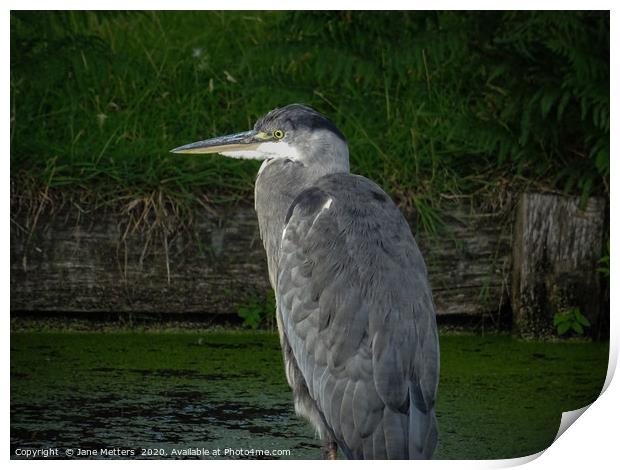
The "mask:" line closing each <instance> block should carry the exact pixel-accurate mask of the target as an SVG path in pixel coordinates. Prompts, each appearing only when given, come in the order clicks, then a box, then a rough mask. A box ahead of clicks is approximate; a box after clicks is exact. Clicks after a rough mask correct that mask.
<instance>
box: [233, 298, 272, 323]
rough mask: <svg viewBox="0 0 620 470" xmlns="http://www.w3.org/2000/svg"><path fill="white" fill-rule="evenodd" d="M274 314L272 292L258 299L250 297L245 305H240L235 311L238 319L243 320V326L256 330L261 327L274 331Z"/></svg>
mask: <svg viewBox="0 0 620 470" xmlns="http://www.w3.org/2000/svg"><path fill="white" fill-rule="evenodd" d="M275 312H276V299H275V295H274V293H273V291H272V290H270V291H269V292H268V294H267V295H266V296H265V297H264V298H263V299H260V298H258V297H252V298H250V300H249V301H248V303H247V304H244V305H241V306H240V307H239V309H238V310H237V313H238V315H239V317H241V318H243V326H245V327H248V328H251V329H252V330H256V329H258V328H259V327H261V326H267V327H268V328H270V329H274V322H275Z"/></svg>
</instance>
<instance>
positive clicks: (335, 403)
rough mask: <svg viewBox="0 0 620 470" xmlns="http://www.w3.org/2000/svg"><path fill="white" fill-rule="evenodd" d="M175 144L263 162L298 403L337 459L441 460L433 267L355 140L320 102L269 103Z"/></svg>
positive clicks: (264, 207) (265, 213)
mask: <svg viewBox="0 0 620 470" xmlns="http://www.w3.org/2000/svg"><path fill="white" fill-rule="evenodd" d="M172 152H174V153H188V154H196V153H198V154H200V153H219V154H222V155H224V156H227V157H233V158H248V159H258V160H262V161H263V163H262V164H261V167H260V170H259V172H258V176H257V178H256V184H255V209H256V213H257V215H258V222H259V228H260V235H261V238H262V241H263V244H264V247H265V251H266V254H267V263H268V270H269V279H270V282H271V285H272V287H273V289H274V291H275V293H276V317H277V325H278V332H279V336H280V343H281V346H282V351H283V357H284V364H285V373H286V378H287V380H288V383H289V385H290V387H291V388H292V390H293V397H294V403H295V410H296V412H297V413H298V414H299V415H301V416H303V417H305V418H306V419H307V420H308V421H309V422H310V423H311V424H312V426H313V427H314V428H315V430H316V432H317V434H318V436H319V437H320V439H321V440H322V442H323V445H324V449H325V457H326V458H330V459H333V458H336V455H337V449H338V448H340V449H341V451H342V452H343V453H344V454H345V456H346V457H347V458H354V459H362V458H363V459H408V458H409V459H420V458H422V459H423V458H430V457H431V456H432V454H433V451H434V449H435V446H436V443H437V424H436V418H435V397H436V393H437V383H438V379H439V343H438V336H437V326H436V319H435V310H434V304H433V298H432V293H431V289H430V285H429V281H428V277H427V270H426V265H425V263H424V259H423V258H422V255H421V254H420V250H419V249H418V246H417V244H416V242H415V239H414V237H413V235H412V233H411V230H410V228H409V226H408V224H407V222H406V220H405V218H404V217H403V215H402V214H401V212H400V211H399V209H398V208H397V207H396V205H395V204H394V202H393V201H392V200H391V199H390V197H389V196H388V195H387V194H386V193H385V192H384V191H383V190H382V189H381V188H380V187H379V186H378V185H377V184H375V183H374V182H372V181H370V180H369V179H367V178H365V177H363V176H359V175H355V174H351V173H350V172H349V150H348V145H347V141H346V139H345V137H344V136H343V134H342V133H341V132H340V131H339V130H338V129H337V128H336V127H335V126H334V124H332V122H331V121H330V120H329V119H327V118H326V117H325V116H323V115H322V114H320V113H319V112H317V111H315V110H314V109H312V108H310V107H308V106H304V105H300V104H291V105H288V106H284V107H282V108H277V109H274V110H272V111H270V112H269V113H268V114H266V115H265V116H264V117H262V118H260V119H259V120H258V121H257V122H256V124H255V126H254V128H253V129H252V130H250V131H247V132H241V133H237V134H231V135H227V136H223V137H215V138H212V139H208V140H203V141H200V142H194V143H192V144H188V145H184V146H181V147H178V148H175V149H173V150H172Z"/></svg>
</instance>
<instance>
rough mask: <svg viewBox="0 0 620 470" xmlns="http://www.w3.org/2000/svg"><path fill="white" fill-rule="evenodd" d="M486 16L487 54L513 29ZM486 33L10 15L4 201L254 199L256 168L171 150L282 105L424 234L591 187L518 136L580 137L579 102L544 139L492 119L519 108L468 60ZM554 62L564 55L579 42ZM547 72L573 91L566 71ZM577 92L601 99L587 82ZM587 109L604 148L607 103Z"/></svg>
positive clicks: (120, 15) (550, 102)
mask: <svg viewBox="0 0 620 470" xmlns="http://www.w3.org/2000/svg"><path fill="white" fill-rule="evenodd" d="M435 16H437V17H435ZM569 16H570V15H569ZM498 18H499V17H498ZM498 18H494V21H496V22H498V23H499V24H500V26H498V30H497V32H496V34H497V35H498V36H497V37H496V38H495V39H493V38H491V39H490V40H489V41H490V42H489V45H490V46H489V47H497V44H503V43H501V41H503V40H504V39H505V38H502V34H503V35H508V34H509V33H510V32H511V31H512V30H510V28H511V27H512V26H511V25H512V23H511V22H514V19H513V18H512V17H511V16H510V15H507V16H506V17H505V18H504V17H502V18H503V20H502V21H504V22H505V24H504V25H503V26H501V21H500V20H499V19H498ZM601 18H603V17H601ZM487 20H488V19H485V18H483V17H482V16H478V17H476V16H475V15H473V16H472V15H463V14H462V15H458V14H453V13H445V14H438V15H435V14H434V13H429V14H424V13H417V14H408V15H403V14H401V13H398V12H396V13H381V14H380V15H375V14H373V15H372V16H369V15H366V14H364V13H356V14H351V13H346V12H344V13H342V12H341V13H311V12H306V13H304V12H296V13H295V12H191V13H190V12H96V13H94V12H12V14H11V177H12V179H13V182H14V183H13V189H14V193H15V195H16V196H15V197H21V198H23V199H25V200H33V201H35V202H34V204H35V205H36V204H37V203H38V202H39V201H40V200H41V197H42V196H41V195H42V194H43V195H45V198H47V199H49V200H50V201H52V200H54V198H59V197H69V198H70V199H72V200H78V204H79V205H81V206H88V207H89V208H91V207H94V206H96V205H100V204H103V205H110V206H113V207H115V208H116V209H118V210H120V211H123V210H125V211H126V210H128V208H131V207H135V205H136V204H142V203H144V204H145V205H146V204H151V203H152V204H154V205H155V206H156V210H155V212H156V213H158V214H159V213H163V212H166V210H169V209H170V207H179V206H182V207H183V208H185V209H187V208H189V207H193V206H195V204H196V203H199V204H202V205H204V204H213V203H217V204H221V203H235V202H238V201H241V200H249V199H251V197H252V186H253V180H254V176H255V174H256V171H257V168H258V163H257V162H241V161H236V160H231V159H226V158H222V157H217V156H209V157H206V158H205V157H197V156H193V157H187V156H183V157H179V156H173V155H170V154H169V153H168V150H169V149H171V148H173V147H176V146H178V145H181V144H184V143H188V142H192V141H195V140H198V139H203V138H207V137H210V136H215V135H220V134H223V133H229V132H234V131H239V130H245V129H248V128H250V127H251V126H252V125H253V123H254V121H255V120H256V119H257V118H258V117H259V116H261V115H263V114H264V113H265V112H266V111H268V110H270V109H272V108H274V107H276V106H281V105H284V104H287V103H291V102H304V103H308V104H310V105H312V106H315V107H316V108H318V109H319V110H320V111H322V112H324V113H325V114H327V115H329V116H330V117H331V118H332V119H333V121H334V122H335V123H336V125H337V126H338V127H339V128H341V129H342V130H343V132H344V134H345V135H346V136H347V138H348V140H349V143H350V149H351V166H352V170H353V171H354V172H356V173H360V174H363V175H366V176H368V177H370V178H371V179H374V180H375V181H377V182H378V183H379V184H380V185H382V186H383V187H385V188H386V189H387V190H388V191H389V192H390V193H391V194H392V195H393V196H394V198H395V199H396V200H397V202H398V203H399V204H400V205H401V206H403V207H412V206H415V207H416V208H417V210H418V212H419V213H420V221H421V225H422V227H423V228H424V229H427V230H430V231H434V230H436V228H437V226H438V225H440V222H441V218H440V216H439V214H438V212H437V207H438V205H439V204H440V201H441V199H442V196H443V195H447V196H450V195H453V194H469V195H471V194H478V193H489V192H490V193H492V192H494V191H505V190H506V189H507V187H509V186H512V187H515V186H523V185H530V186H532V185H533V186H535V187H539V188H547V189H554V188H555V189H557V187H558V185H565V186H566V185H567V184H568V186H570V184H572V185H573V186H574V185H575V184H576V183H575V181H580V180H579V178H580V177H583V178H586V176H587V178H586V179H588V181H590V180H592V178H595V177H594V176H592V171H593V170H592V168H591V167H592V165H593V163H591V162H589V161H588V160H587V159H586V160H583V159H582V158H576V159H573V160H570V161H568V160H567V159H566V158H568V157H562V158H559V157H557V155H558V151H557V149H556V147H557V145H556V144H557V143H556V142H555V141H556V140H558V137H557V136H556V135H555V134H553V135H552V136H551V137H549V138H548V139H547V140H548V141H545V139H546V138H547V137H545V136H544V135H543V137H540V136H535V137H536V139H535V138H534V137H528V136H531V135H534V134H536V132H534V131H535V130H536V129H544V130H549V129H551V131H550V132H555V130H557V129H567V128H568V130H567V131H566V132H568V133H569V135H571V136H574V135H581V134H582V133H583V132H585V131H584V130H583V129H589V127H588V126H589V121H588V119H589V112H590V111H589V110H590V108H591V107H592V106H591V105H590V102H583V103H582V104H581V105H579V103H578V102H577V101H575V102H573V101H568V105H567V104H566V103H564V107H565V108H566V109H567V110H571V109H573V108H575V109H578V107H579V106H581V107H582V108H583V109H585V111H587V113H588V114H587V116H583V117H582V119H581V120H579V119H575V120H571V121H570V122H567V123H564V122H562V123H561V124H562V125H553V124H552V123H551V121H549V119H547V121H545V122H548V125H546V126H540V125H539V124H538V123H537V121H536V120H535V119H534V117H531V118H530V121H531V123H530V124H529V125H528V126H529V127H528V126H526V128H527V129H529V130H530V131H528V132H524V131H523V130H522V129H521V128H520V126H521V125H522V123H521V119H520V118H519V119H518V120H517V121H518V122H517V121H515V122H511V121H510V120H509V117H510V116H509V117H506V116H503V115H496V114H494V113H495V110H496V109H499V108H502V107H504V108H505V109H511V110H512V111H513V112H514V115H515V116H521V115H523V110H522V109H521V108H520V107H521V106H524V104H523V103H524V102H525V101H526V100H525V98H523V97H521V96H520V95H519V97H518V101H516V102H515V103H511V106H512V107H509V106H504V104H503V103H502V101H501V100H500V98H501V99H504V98H502V97H505V96H506V95H507V94H510V91H507V90H506V89H505V87H507V86H509V85H508V78H510V77H511V76H514V73H513V74H512V75H510V74H509V75H508V77H504V76H503V75H502V74H501V73H502V72H501V71H502V70H504V72H505V70H507V69H506V67H507V66H506V65H505V64H503V63H500V62H501V61H500V62H498V61H497V60H496V59H494V60H496V61H495V62H493V61H491V62H489V63H488V64H486V63H485V62H483V61H482V59H481V58H480V57H483V56H484V54H482V56H481V55H480V52H479V51H478V49H476V48H475V47H477V46H476V44H475V43H476V41H477V40H478V39H477V38H480V37H481V36H480V34H479V31H477V30H476V29H475V28H476V27H478V26H476V25H477V24H478V23H480V22H482V23H480V24H487V23H488V21H487ZM526 20H528V18H527V17H526V19H525V20H523V19H522V20H521V21H523V22H525V24H527V22H526ZM587 20H588V18H586V19H585V20H584V19H582V18H581V17H579V16H575V17H574V18H573V17H570V18H568V19H563V20H562V21H563V22H560V23H559V24H560V26H557V25H555V24H554V23H553V21H551V22H550V24H548V25H547V23H545V25H547V26H548V29H549V31H550V32H549V33H547V34H548V35H550V36H551V37H555V36H554V34H555V32H554V31H555V30H556V29H558V28H559V27H563V28H565V27H566V25H571V24H577V27H578V26H579V25H580V24H581V23H579V22H580V21H581V22H582V23H583V24H587ZM540 21H547V22H549V19H548V18H547V17H545V16H544V15H539V16H536V15H534V16H533V17H532V20H531V21H530V23H532V22H534V24H538V23H536V22H540ZM558 21H560V20H558ZM602 21H603V22H604V18H603V19H602ZM489 24H491V23H489ZM472 25H473V26H472ZM518 26H519V24H518V23H517V27H518ZM502 28H505V29H502ZM553 28H556V29H553ZM517 29H518V28H517ZM522 29H523V28H522ZM560 29H561V28H560ZM582 29H584V28H582ZM536 31H546V29H545V28H542V27H540V28H537V29H536ZM562 31H563V30H562ZM603 32H604V31H603ZM568 36H569V37H571V35H568ZM573 36H574V35H573ZM584 36H585V37H589V36H587V34H585V33H584ZM579 37H581V36H579ZM522 39H523V38H518V37H517V38H513V39H511V41H512V42H510V41H509V43H510V44H517V45H518V46H519V47H521V48H524V47H531V48H532V49H533V50H538V49H537V48H539V46H540V44H545V43H544V40H546V39H547V38H546V37H544V36H543V37H542V38H534V39H535V41H538V42H533V43H532V44H530V43H527V40H530V38H529V36H528V37H527V38H526V39H525V41H526V42H525V43H520V42H519V41H520V40H522ZM494 40H495V42H493V41H494ZM472 41H473V43H471V44H470V42H472ZM498 41H499V42H498ZM532 41H534V40H532ZM403 43H407V44H408V45H409V46H411V47H402V44H403ZM491 45H493V46H491ZM556 46H557V47H556V48H557V49H558V50H559V52H557V56H558V57H561V58H564V57H565V56H569V57H571V58H574V57H573V56H572V55H568V53H565V52H564V49H562V48H561V47H565V46H564V45H562V44H560V45H556ZM560 46H561V47H560ZM566 47H567V48H568V50H569V52H570V51H572V50H577V47H578V45H577V46H575V45H572V44H569V45H568V46H566ZM515 48H516V49H515V50H516V52H515V50H510V51H509V52H506V51H502V53H501V54H504V55H501V54H498V57H511V56H510V55H509V54H513V55H514V57H515V58H516V59H515V61H514V62H515V63H514V64H513V63H510V64H509V65H511V66H514V67H517V69H518V67H521V68H523V65H519V64H522V63H521V62H519V61H520V60H523V58H522V57H520V56H519V51H520V49H518V47H517V46H515ZM593 49H596V48H589V50H593ZM526 52H528V51H526ZM528 53H529V52H528ZM474 57H476V58H477V59H476V60H478V61H480V63H479V62H476V60H474ZM483 58H484V57H483ZM543 58H544V59H545V60H547V58H546V56H544V55H543ZM577 58H579V57H577ZM603 59H604V58H603ZM485 60H488V58H487V59H485ZM537 60H538V59H537ZM571 60H572V59H571ZM515 64H516V65H515ZM562 64H563V62H562ZM597 64H598V63H597V62H596V61H595V59H594V58H591V60H590V62H588V64H586V66H587V67H589V68H588V70H590V69H592V70H598V69H596V67H595V66H596V65H597ZM487 66H488V67H487ZM485 67H487V68H488V70H487V69H486V68H485ZM494 67H495V68H496V69H499V71H498V72H496V71H495V68H494ZM502 67H503V68H502ZM587 67H586V68H587ZM603 68H604V61H603ZM555 70H556V69H553V71H555ZM557 70H561V73H564V74H565V75H562V76H566V77H569V78H570V77H571V75H570V70H568V71H564V69H562V68H561V67H557ZM558 73H559V72H558ZM597 73H598V72H597ZM590 75H592V74H590ZM602 75H603V76H604V75H605V74H604V73H603V74H602ZM497 77H500V78H499V79H500V80H503V81H502V82H501V83H500V84H499V85H501V86H498V84H496V83H495V81H497V80H498V78H497ZM594 77H595V78H597V77H598V75H595V76H594ZM547 78H548V77H542V78H541V77H538V78H534V79H533V80H534V82H533V88H532V89H528V90H525V91H522V93H525V94H526V98H527V93H530V92H532V93H533V91H537V90H538V87H537V85H536V82H535V80H541V81H543V80H547ZM552 78H554V79H555V78H557V77H552ZM494 80H495V81H494ZM522 82H523V83H525V82H524V81H518V83H522ZM571 83H572V82H571ZM588 83H589V84H590V85H591V88H592V89H593V90H599V88H597V86H598V85H596V84H597V83H598V82H597V81H594V82H593V81H592V80H590V81H588ZM502 87H504V88H502ZM600 89H602V90H603V92H604V87H603V88H600ZM532 90H533V91H532ZM566 93H568V91H567V92H566ZM571 93H573V95H575V96H578V95H579V92H578V91H575V92H573V91H571ZM573 95H570V96H569V98H570V97H571V96H573ZM582 95H583V96H590V95H587V94H585V95H584V94H582ZM582 95H579V96H582ZM603 95H604V93H603ZM536 96H537V97H536V99H534V98H532V99H534V101H533V104H531V103H530V107H531V106H535V107H536V109H537V110H538V107H539V104H538V101H536V100H543V99H544V100H545V101H544V102H545V105H544V107H543V109H544V110H546V111H547V112H549V110H550V109H552V110H554V109H555V107H554V106H556V101H554V99H556V100H559V99H560V97H555V95H553V96H552V97H551V98H548V97H542V98H541V97H538V95H536ZM583 96H582V98H583ZM554 97H555V98H554ZM528 99H529V98H528ZM583 99H585V98H583ZM524 100H525V101H524ZM575 100H576V98H575ZM592 100H595V99H594V98H592ZM596 100H598V101H596V103H597V106H598V107H596V113H595V114H596V116H597V120H596V122H597V123H600V125H601V126H602V128H603V136H604V128H605V123H606V122H607V121H606V120H605V116H606V114H605V110H606V108H605V99H604V96H603V97H602V98H599V97H598V95H596ZM565 101H566V100H565ZM607 101H608V95H607ZM528 103H529V102H528ZM530 114H532V113H529V114H527V115H528V116H530ZM565 114H566V115H569V114H570V113H569V112H568V111H566V112H565ZM607 115H608V109H607ZM536 116H538V114H536ZM570 116H572V114H570ZM571 119H572V118H571ZM524 125H525V124H524ZM607 135H608V129H607ZM528 139H529V140H528ZM560 140H561V139H560ZM592 142H593V143H592ZM592 142H591V143H590V144H589V145H590V147H596V148H597V149H598V150H600V151H599V153H598V154H597V155H599V154H600V155H599V156H598V157H597V158H599V160H601V162H602V163H600V162H599V163H600V165H599V166H600V167H601V168H602V170H601V172H602V175H603V181H602V184H599V183H601V181H599V180H600V178H599V180H597V181H598V182H599V183H595V184H593V183H592V181H590V183H589V185H588V188H594V190H597V188H599V189H601V188H605V187H606V186H605V185H606V184H607V179H605V171H606V170H605V155H606V154H605V152H604V150H605V148H608V144H607V147H605V139H604V138H603V139H602V140H601V139H598V140H596V139H594V140H592ZM568 144H570V145H572V142H569V143H567V145H568ZM579 145H581V144H579ZM580 149H581V147H580ZM601 149H602V150H601ZM598 150H597V151H598ZM583 151H585V150H583V149H581V150H580V152H582V153H583ZM554 152H555V153H554ZM498 155H499V158H498ZM562 155H572V154H571V153H570V152H564V153H562ZM601 155H602V156H601ZM517 158H519V159H521V160H514V159H517ZM584 165H585V166H584ZM588 165H590V166H588ZM607 165H608V154H607ZM567 169H573V170H574V171H573V172H572V173H571V174H570V175H569V176H570V178H573V179H574V180H575V181H573V180H570V178H569V177H565V176H562V177H561V178H562V181H556V180H555V178H556V176H557V175H558V174H560V173H562V172H565V171H566V170H567ZM560 170H561V171H560ZM562 174H563V173H562ZM584 175H585V176H584ZM567 178H568V179H567ZM575 178H576V179H575ZM569 180H570V181H573V182H572V183H570V181H569ZM567 181H568V182H567ZM584 181H585V180H584ZM569 183H570V184H569ZM582 183H583V184H582V186H583V185H586V182H582ZM601 191H603V192H604V191H605V190H604V189H601ZM59 194H62V196H59ZM67 195H68V196H67ZM79 201H82V202H79ZM177 211H179V210H177ZM190 212H191V211H190Z"/></svg>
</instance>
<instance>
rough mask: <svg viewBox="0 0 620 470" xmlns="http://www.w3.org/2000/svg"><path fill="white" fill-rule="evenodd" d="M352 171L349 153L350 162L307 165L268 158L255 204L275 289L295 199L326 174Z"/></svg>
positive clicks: (259, 182)
mask: <svg viewBox="0 0 620 470" xmlns="http://www.w3.org/2000/svg"><path fill="white" fill-rule="evenodd" d="M332 161H333V160H332ZM348 172H349V165H348V155H347V158H346V165H343V164H340V165H305V164H304V163H303V162H302V161H301V160H291V159H271V160H265V162H263V164H262V165H261V168H260V171H259V173H258V176H257V178H256V184H255V187H254V207H255V209H256V214H257V216H258V226H259V229H260V236H261V239H262V240H263V245H264V247H265V252H266V254H267V264H268V267H269V281H270V282H271V287H272V288H273V289H274V290H275V289H276V281H277V279H276V273H277V260H278V256H279V251H280V243H281V240H282V230H283V229H284V220H285V218H286V214H287V212H288V209H289V207H290V205H291V203H292V202H293V199H295V197H297V195H298V194H300V193H301V192H302V191H304V190H305V189H307V188H309V187H311V186H313V185H314V184H315V183H316V182H317V180H318V179H319V178H321V177H323V176H325V175H328V174H333V173H348Z"/></svg>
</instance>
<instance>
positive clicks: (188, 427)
mask: <svg viewBox="0 0 620 470" xmlns="http://www.w3.org/2000/svg"><path fill="white" fill-rule="evenodd" d="M441 348H442V351H441V353H442V357H441V367H442V370H441V383H440V388H439V396H438V403H437V412H438V420H439V426H440V429H439V432H440V434H439V445H438V448H437V452H436V454H435V458H440V459H495V458H511V457H519V456H524V455H528V454H531V453H534V452H538V451H540V450H542V449H544V448H546V447H548V445H549V444H550V443H551V442H552V440H553V438H554V437H555V435H556V433H557V430H558V426H559V423H560V416H561V412H562V411H565V410H572V409H577V408H581V407H583V406H585V405H586V404H588V403H591V402H592V401H593V400H595V399H596V397H597V396H598V394H599V392H600V390H601V387H602V385H603V382H604V379H605V374H606V370H607V354H608V344H607V343H587V342H570V343H538V342H523V341H516V340H513V339H511V338H510V337H509V336H506V335H497V336H488V335H487V336H484V337H481V336H475V335H454V334H453V335H447V336H443V337H442V338H441ZM34 448H58V449H60V455H59V456H60V457H62V458H65V455H64V449H66V448H70V449H74V452H77V449H78V448H80V449H87V450H92V449H102V448H106V449H116V448H118V449H124V450H126V451H127V452H132V451H133V453H134V455H136V456H140V454H142V453H143V451H142V449H145V450H146V451H147V453H148V452H150V454H151V455H145V456H144V457H151V458H153V457H154V458H161V455H154V454H162V453H163V454H165V457H168V458H170V457H175V458H179V456H173V455H172V453H173V451H176V452H179V451H182V450H184V449H188V448H200V449H203V448H204V449H207V450H209V451H210V452H213V451H216V452H217V449H219V451H220V453H221V455H220V457H226V458H256V456H252V455H233V456H231V455H226V456H225V455H224V453H225V452H226V449H243V450H245V451H249V450H251V449H261V450H274V449H282V450H285V451H290V455H285V456H282V457H279V458H292V459H315V458H320V456H321V452H320V448H319V446H318V442H317V441H316V440H315V438H314V433H313V431H312V430H311V428H310V426H309V425H307V424H306V423H305V422H304V421H302V420H301V419H299V418H297V417H296V416H295V414H294V411H293V406H292V400H291V393H290V391H289V389H288V386H287V384H286V381H285V378H284V372H283V369H282V360H281V358H280V349H279V344H278V339H277V336H276V335H275V334H271V333H241V332H230V333H221V332H218V333H216V332H200V333H196V332H181V333H170V332H146V333H130V332H126V333H95V332H88V333H77V332H54V333H50V332H48V333H33V332H19V333H17V332H16V333H12V334H11V450H12V458H15V451H16V450H17V449H34ZM216 457H217V456H215V458H216ZM97 458H100V456H97ZM210 458H214V457H213V456H210Z"/></svg>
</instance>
